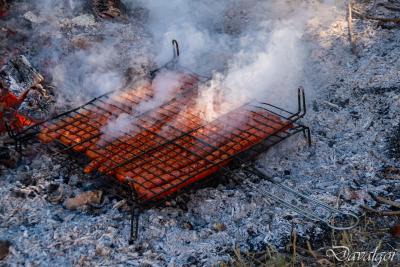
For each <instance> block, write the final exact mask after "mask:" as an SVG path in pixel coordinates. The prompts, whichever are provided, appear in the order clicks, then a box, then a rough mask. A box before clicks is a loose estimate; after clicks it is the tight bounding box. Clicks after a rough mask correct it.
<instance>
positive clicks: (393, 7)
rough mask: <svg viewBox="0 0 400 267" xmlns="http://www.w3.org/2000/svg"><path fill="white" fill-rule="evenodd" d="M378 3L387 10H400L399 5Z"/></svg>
mask: <svg viewBox="0 0 400 267" xmlns="http://www.w3.org/2000/svg"><path fill="white" fill-rule="evenodd" d="M379 5H380V6H383V7H384V8H386V9H389V10H393V11H400V7H399V6H396V5H393V4H389V3H380V4H379Z"/></svg>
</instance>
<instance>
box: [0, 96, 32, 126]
mask: <svg viewBox="0 0 400 267" xmlns="http://www.w3.org/2000/svg"><path fill="white" fill-rule="evenodd" d="M1 90H2V89H1V88H0V91H1ZM24 99H25V95H24V96H22V97H21V98H18V97H16V96H15V95H14V94H13V93H11V92H7V93H6V94H5V95H3V96H1V97H0V134H2V133H4V132H5V131H6V130H7V129H6V122H7V123H8V125H9V126H10V128H11V129H12V130H15V131H19V130H21V129H23V128H24V127H26V126H30V125H32V124H33V123H34V122H33V121H32V120H31V119H29V118H27V117H26V116H24V115H22V114H20V113H19V112H18V111H17V109H18V107H19V105H21V103H22V102H23V101H24ZM6 116H7V118H5V117H6Z"/></svg>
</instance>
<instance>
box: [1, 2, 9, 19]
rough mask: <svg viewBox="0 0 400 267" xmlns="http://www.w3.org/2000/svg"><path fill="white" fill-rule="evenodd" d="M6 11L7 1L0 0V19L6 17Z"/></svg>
mask: <svg viewBox="0 0 400 267" xmlns="http://www.w3.org/2000/svg"><path fill="white" fill-rule="evenodd" d="M7 10H8V1H7V0H0V17H3V16H5V15H6V13H7Z"/></svg>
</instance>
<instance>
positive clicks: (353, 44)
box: [347, 0, 357, 55]
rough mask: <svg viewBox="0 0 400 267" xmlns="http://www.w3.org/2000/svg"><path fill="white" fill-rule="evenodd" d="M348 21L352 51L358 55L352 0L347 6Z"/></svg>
mask: <svg viewBox="0 0 400 267" xmlns="http://www.w3.org/2000/svg"><path fill="white" fill-rule="evenodd" d="M347 23H348V30H349V41H350V45H351V52H352V53H353V54H354V55H356V54H357V45H356V39H355V37H354V35H353V14H352V7H351V0H349V3H348V6H347Z"/></svg>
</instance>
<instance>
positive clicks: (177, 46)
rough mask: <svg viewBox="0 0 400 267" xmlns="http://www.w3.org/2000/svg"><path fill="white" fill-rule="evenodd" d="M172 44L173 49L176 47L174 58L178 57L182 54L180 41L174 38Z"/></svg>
mask: <svg viewBox="0 0 400 267" xmlns="http://www.w3.org/2000/svg"><path fill="white" fill-rule="evenodd" d="M172 46H173V49H174V59H177V58H178V57H179V55H180V52H179V44H178V41H177V40H175V39H174V40H172Z"/></svg>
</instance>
